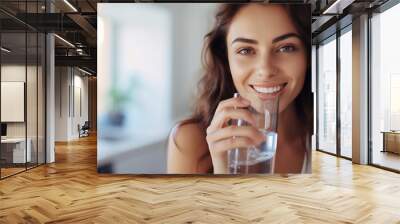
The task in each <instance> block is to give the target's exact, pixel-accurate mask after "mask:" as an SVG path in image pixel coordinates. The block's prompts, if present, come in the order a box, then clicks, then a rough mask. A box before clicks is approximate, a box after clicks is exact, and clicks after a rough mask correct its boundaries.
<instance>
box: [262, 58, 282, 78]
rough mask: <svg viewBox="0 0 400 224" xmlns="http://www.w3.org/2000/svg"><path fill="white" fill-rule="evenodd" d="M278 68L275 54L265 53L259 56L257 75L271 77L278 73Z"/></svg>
mask: <svg viewBox="0 0 400 224" xmlns="http://www.w3.org/2000/svg"><path fill="white" fill-rule="evenodd" d="M277 73H278V69H277V67H276V64H275V63H274V58H273V55H271V54H264V55H262V56H261V57H260V58H259V61H258V66H257V75H258V76H260V77H263V78H271V77H273V76H275V75H277Z"/></svg>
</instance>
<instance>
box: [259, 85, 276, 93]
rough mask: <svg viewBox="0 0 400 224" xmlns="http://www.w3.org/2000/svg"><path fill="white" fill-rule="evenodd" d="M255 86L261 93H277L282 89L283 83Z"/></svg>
mask: <svg viewBox="0 0 400 224" xmlns="http://www.w3.org/2000/svg"><path fill="white" fill-rule="evenodd" d="M253 88H254V89H255V90H256V91H257V92H260V93H276V92H278V91H279V90H281V89H282V85H279V86H274V87H259V86H253Z"/></svg>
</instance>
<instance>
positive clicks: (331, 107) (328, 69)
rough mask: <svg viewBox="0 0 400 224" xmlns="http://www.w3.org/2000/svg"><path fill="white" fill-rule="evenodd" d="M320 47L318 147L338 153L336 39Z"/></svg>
mask: <svg viewBox="0 0 400 224" xmlns="http://www.w3.org/2000/svg"><path fill="white" fill-rule="evenodd" d="M332 39H333V40H331V41H328V42H327V43H323V44H321V45H319V48H318V62H317V63H318V77H317V79H318V90H317V91H318V99H317V101H318V137H317V138H318V146H317V147H318V149H319V150H322V151H326V152H330V153H336V39H335V37H333V38H332Z"/></svg>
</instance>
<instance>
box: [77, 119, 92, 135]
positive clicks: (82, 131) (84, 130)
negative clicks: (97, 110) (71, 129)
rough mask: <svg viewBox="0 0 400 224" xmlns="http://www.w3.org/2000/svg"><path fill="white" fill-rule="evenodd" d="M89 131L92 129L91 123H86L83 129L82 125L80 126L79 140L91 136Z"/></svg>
mask: <svg viewBox="0 0 400 224" xmlns="http://www.w3.org/2000/svg"><path fill="white" fill-rule="evenodd" d="M89 129H90V125H89V121H85V123H84V124H83V125H82V127H80V125H79V124H78V130H79V138H80V137H87V136H89Z"/></svg>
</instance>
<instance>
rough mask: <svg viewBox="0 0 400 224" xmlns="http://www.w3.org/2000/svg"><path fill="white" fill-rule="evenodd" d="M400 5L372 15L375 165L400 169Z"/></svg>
mask: <svg viewBox="0 0 400 224" xmlns="http://www.w3.org/2000/svg"><path fill="white" fill-rule="evenodd" d="M398 21H400V5H396V6H394V7H392V8H390V9H388V10H386V11H384V12H383V13H380V14H375V15H373V17H372V18H371V29H372V32H371V34H372V36H371V53H372V54H371V60H372V61H371V62H372V63H371V69H372V70H371V99H370V104H371V106H370V108H371V110H370V119H371V123H372V124H371V130H370V132H371V141H372V155H371V157H372V164H375V165H379V166H384V167H387V168H391V169H395V170H400V155H399V153H400V103H399V102H400V100H399V96H400V63H399V60H398V58H399V56H398V52H400V45H399V44H398V40H399V39H400V33H399V32H398V29H397V27H398Z"/></svg>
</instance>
